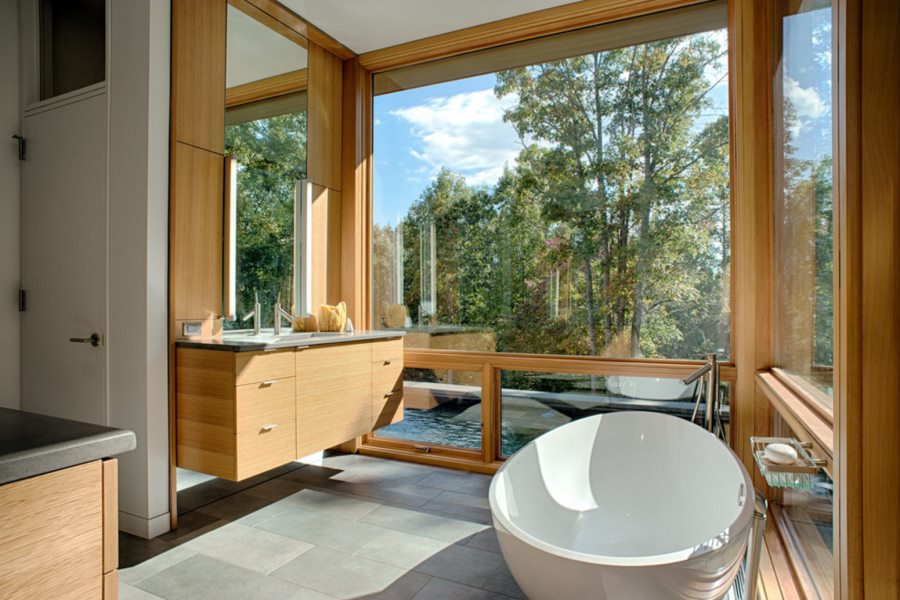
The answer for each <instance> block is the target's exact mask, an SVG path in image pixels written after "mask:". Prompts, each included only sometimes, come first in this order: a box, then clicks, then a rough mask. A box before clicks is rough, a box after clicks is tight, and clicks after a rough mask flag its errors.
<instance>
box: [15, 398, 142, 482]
mask: <svg viewBox="0 0 900 600" xmlns="http://www.w3.org/2000/svg"><path fill="white" fill-rule="evenodd" d="M136 443H137V441H136V439H135V437H134V433H132V432H131V431H127V430H124V429H114V428H112V427H103V426H101V425H91V424H89V423H81V422H79V421H70V420H68V419H58V418H56V417H47V416H44V415H38V414H35V413H29V412H25V411H21V410H13V409H10V408H0V485H2V484H5V483H9V482H11V481H17V480H19V479H25V478H26V477H34V476H36V475H43V474H44V473H49V472H50V471H57V470H59V469H65V468H66V467H73V466H75V465H80V464H82V463H86V462H91V461H93V460H98V459H101V458H107V457H111V456H115V455H117V454H122V453H123V452H128V451H130V450H134V448H135V445H136Z"/></svg>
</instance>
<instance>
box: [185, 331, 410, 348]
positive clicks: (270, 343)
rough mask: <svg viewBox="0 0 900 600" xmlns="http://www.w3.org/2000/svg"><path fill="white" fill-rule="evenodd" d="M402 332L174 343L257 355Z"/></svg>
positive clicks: (233, 336) (292, 334)
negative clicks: (280, 349) (269, 351)
mask: <svg viewBox="0 0 900 600" xmlns="http://www.w3.org/2000/svg"><path fill="white" fill-rule="evenodd" d="M404 335H406V334H405V332H403V331H354V332H352V333H337V332H334V333H332V332H316V333H295V332H287V333H283V334H281V335H277V336H276V335H274V334H261V335H258V336H255V335H248V334H246V333H230V334H229V333H226V334H225V335H224V336H223V337H221V338H185V339H181V340H177V341H176V342H175V345H176V346H178V347H179V348H201V349H205V350H224V351H226V352H259V351H261V350H276V349H279V348H306V347H308V346H321V345H325V344H347V343H352V342H364V341H368V340H385V339H390V338H398V337H403V336H404Z"/></svg>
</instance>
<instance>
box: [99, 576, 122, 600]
mask: <svg viewBox="0 0 900 600" xmlns="http://www.w3.org/2000/svg"><path fill="white" fill-rule="evenodd" d="M118 599H119V572H118V571H110V572H109V573H104V574H103V600H118Z"/></svg>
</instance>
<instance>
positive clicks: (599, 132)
mask: <svg viewBox="0 0 900 600" xmlns="http://www.w3.org/2000/svg"><path fill="white" fill-rule="evenodd" d="M594 115H595V117H596V120H597V129H596V131H595V133H594V140H595V144H596V152H597V157H596V163H597V165H596V167H597V194H598V195H599V198H600V206H599V207H598V210H599V211H600V298H601V300H602V303H603V307H604V310H603V348H604V349H605V348H607V347H608V346H609V344H610V342H612V337H613V333H612V311H611V310H610V301H609V300H610V279H611V277H610V273H611V264H610V254H609V215H608V211H609V208H608V198H607V197H606V178H605V177H604V175H603V162H604V154H603V106H602V103H601V102H600V54H599V53H598V54H594Z"/></svg>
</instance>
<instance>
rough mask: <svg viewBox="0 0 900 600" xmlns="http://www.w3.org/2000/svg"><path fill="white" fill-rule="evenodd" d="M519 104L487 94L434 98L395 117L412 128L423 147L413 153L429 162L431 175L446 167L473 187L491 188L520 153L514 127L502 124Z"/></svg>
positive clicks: (464, 94) (396, 111) (490, 91)
mask: <svg viewBox="0 0 900 600" xmlns="http://www.w3.org/2000/svg"><path fill="white" fill-rule="evenodd" d="M515 101H516V99H515V97H514V96H512V95H509V96H505V97H503V98H502V99H498V98H497V97H496V96H494V92H493V90H491V89H487V90H480V91H476V92H465V93H461V94H456V95H453V96H447V97H442V98H434V99H432V100H429V101H428V102H426V103H425V104H420V105H418V106H413V107H410V108H402V109H398V110H395V111H392V113H391V114H392V115H394V116H396V117H398V118H400V119H403V120H404V121H406V122H407V123H409V124H410V126H411V128H410V132H411V134H412V136H413V138H414V139H416V140H417V142H418V144H417V147H415V148H412V149H411V150H410V154H412V156H413V157H415V158H417V159H419V160H421V161H423V162H425V163H426V164H427V165H428V169H427V170H428V171H429V172H430V174H431V175H433V174H434V173H437V171H438V170H439V169H440V168H441V167H447V168H448V169H450V170H452V171H454V172H456V173H460V174H462V175H463V176H465V178H466V180H467V181H468V182H469V183H470V184H472V185H482V184H483V185H492V184H494V183H496V182H497V179H499V178H500V175H502V174H503V165H504V164H505V163H508V164H510V165H512V164H513V163H514V162H515V158H516V156H517V155H518V153H519V150H520V149H521V145H520V143H519V138H518V136H517V135H516V132H515V130H514V129H513V127H512V125H510V124H508V123H504V122H503V110H504V109H505V108H509V107H510V106H512V105H513V104H514V103H515Z"/></svg>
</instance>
